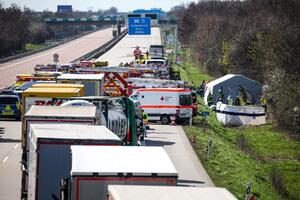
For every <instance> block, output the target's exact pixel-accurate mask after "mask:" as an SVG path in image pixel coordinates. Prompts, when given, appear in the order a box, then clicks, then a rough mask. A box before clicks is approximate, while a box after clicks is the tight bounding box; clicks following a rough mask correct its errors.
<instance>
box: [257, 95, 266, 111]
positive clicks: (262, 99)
mask: <svg viewBox="0 0 300 200" xmlns="http://www.w3.org/2000/svg"><path fill="white" fill-rule="evenodd" d="M259 101H260V104H261V106H262V107H264V108H265V112H267V100H266V99H265V98H264V97H262V98H261V99H260V100H259Z"/></svg>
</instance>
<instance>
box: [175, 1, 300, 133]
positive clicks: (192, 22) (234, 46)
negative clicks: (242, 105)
mask: <svg viewBox="0 0 300 200" xmlns="http://www.w3.org/2000/svg"><path fill="white" fill-rule="evenodd" d="M299 10H300V1H298V0H246V1H236V0H235V1H216V0H211V1H199V2H198V3H190V4H189V5H187V6H184V5H181V6H177V7H175V8H173V9H172V10H171V11H170V14H172V15H176V16H177V18H178V21H179V28H178V29H179V37H180V41H181V42H182V43H183V44H184V45H187V46H189V47H190V48H191V56H192V59H193V60H194V61H195V62H196V63H198V64H199V67H200V68H201V70H203V71H205V72H207V73H209V74H211V75H214V76H216V77H219V76H222V75H225V74H228V73H239V74H243V75H246V76H248V77H250V78H252V79H254V80H257V81H259V82H261V83H263V84H264V88H263V96H264V97H265V98H266V99H267V101H268V106H269V108H270V109H269V111H270V113H271V116H272V119H273V121H274V122H277V124H278V126H279V127H281V128H285V129H289V130H293V131H296V132H299V131H300V104H299V100H300V57H299V55H300V12H299Z"/></svg>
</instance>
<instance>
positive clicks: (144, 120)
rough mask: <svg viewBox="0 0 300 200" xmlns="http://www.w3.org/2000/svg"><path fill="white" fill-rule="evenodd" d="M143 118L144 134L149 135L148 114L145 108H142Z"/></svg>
mask: <svg viewBox="0 0 300 200" xmlns="http://www.w3.org/2000/svg"><path fill="white" fill-rule="evenodd" d="M142 118H143V124H144V136H145V137H147V126H148V114H147V113H146V112H145V111H144V110H142Z"/></svg>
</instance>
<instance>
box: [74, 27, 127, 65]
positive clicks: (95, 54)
mask: <svg viewBox="0 0 300 200" xmlns="http://www.w3.org/2000/svg"><path fill="white" fill-rule="evenodd" d="M127 32H128V29H127V28H126V29H125V30H124V31H122V33H121V35H119V36H117V37H115V38H113V39H111V40H110V41H108V42H106V43H105V44H103V45H102V46H101V47H99V48H97V49H95V50H93V51H91V52H89V53H87V54H85V55H83V56H81V57H79V58H77V59H75V60H73V61H71V62H72V63H75V62H78V61H81V60H91V59H94V58H98V57H100V56H101V55H103V54H104V53H106V52H108V51H109V50H110V49H111V48H112V47H114V46H115V45H116V44H117V43H118V42H119V41H120V40H121V39H122V38H123V37H125V35H126V34H127Z"/></svg>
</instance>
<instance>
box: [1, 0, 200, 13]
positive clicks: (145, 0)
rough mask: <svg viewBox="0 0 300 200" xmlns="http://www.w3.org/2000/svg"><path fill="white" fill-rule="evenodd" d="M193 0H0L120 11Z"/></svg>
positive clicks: (6, 3)
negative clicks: (116, 9)
mask: <svg viewBox="0 0 300 200" xmlns="http://www.w3.org/2000/svg"><path fill="white" fill-rule="evenodd" d="M192 1H196V0H0V2H2V3H3V5H4V6H5V7H8V6H9V5H10V4H11V3H16V4H17V5H20V7H23V6H24V5H25V6H26V7H29V8H31V9H32V10H36V11H42V10H46V9H48V10H51V11H56V8H57V5H72V6H73V10H82V11H86V10H88V9H91V10H94V11H97V10H98V9H102V10H105V9H108V8H110V7H112V6H115V7H117V8H118V10H119V11H132V10H134V9H139V8H143V9H150V8H162V9H163V10H164V11H169V10H170V9H171V8H172V7H173V6H176V5H179V4H182V3H190V2H192Z"/></svg>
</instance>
